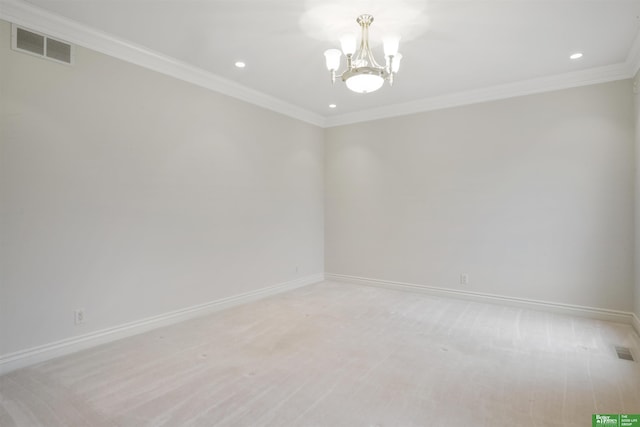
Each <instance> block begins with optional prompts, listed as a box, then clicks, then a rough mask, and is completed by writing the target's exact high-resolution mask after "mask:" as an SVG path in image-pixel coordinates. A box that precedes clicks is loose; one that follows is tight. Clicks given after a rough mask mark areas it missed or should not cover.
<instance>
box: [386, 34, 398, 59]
mask: <svg viewBox="0 0 640 427" xmlns="http://www.w3.org/2000/svg"><path fill="white" fill-rule="evenodd" d="M382 43H383V45H384V56H396V54H397V53H398V46H399V45H400V37H388V38H385V39H384V40H383V41H382Z"/></svg>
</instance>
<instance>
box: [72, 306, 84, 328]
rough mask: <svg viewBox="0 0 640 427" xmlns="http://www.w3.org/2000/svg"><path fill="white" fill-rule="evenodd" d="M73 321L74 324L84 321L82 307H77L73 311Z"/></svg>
mask: <svg viewBox="0 0 640 427" xmlns="http://www.w3.org/2000/svg"><path fill="white" fill-rule="evenodd" d="M73 317H74V322H75V324H76V325H81V324H83V323H84V308H79V309H77V310H74V312H73Z"/></svg>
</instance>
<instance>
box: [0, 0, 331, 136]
mask: <svg viewBox="0 0 640 427" xmlns="http://www.w3.org/2000/svg"><path fill="white" fill-rule="evenodd" d="M0 19H4V20H6V21H9V22H12V23H15V24H18V25H23V26H25V27H28V28H30V29H32V30H35V31H39V32H42V33H45V34H48V35H51V36H53V37H57V38H60V39H62V40H65V41H67V42H69V43H73V44H76V45H78V46H82V47H85V48H88V49H92V50H95V51H97V52H100V53H104V54H106V55H109V56H113V57H115V58H118V59H121V60H123V61H127V62H130V63H133V64H136V65H139V66H142V67H145V68H148V69H151V70H153V71H157V72H159V73H162V74H166V75H168V76H171V77H175V78H177V79H180V80H184V81H186V82H189V83H193V84H195V85H198V86H201V87H204V88H207V89H210V90H213V91H216V92H219V93H221V94H223V95H227V96H230V97H233V98H236V99H240V100H242V101H245V102H248V103H251V104H254V105H257V106H259V107H262V108H266V109H268V110H271V111H275V112H277V113H280V114H284V115H286V116H289V117H292V118H294V119H298V120H301V121H303V122H307V123H311V124H313V125H316V126H320V127H323V126H324V122H325V118H324V117H323V116H321V115H319V114H316V113H314V112H311V111H308V110H305V109H303V108H300V107H298V106H296V105H293V104H290V103H288V102H285V101H283V100H281V99H278V98H275V97H273V96H270V95H267V94H265V93H262V92H259V91H257V90H254V89H251V88H248V87H246V86H243V85H240V84H238V83H236V82H233V81H231V80H228V79H225V78H223V77H220V76H218V75H216V74H213V73H211V72H208V71H205V70H203V69H201V68H198V67H194V66H192V65H189V64H187V63H185V62H182V61H179V60H177V59H175V58H172V57H169V56H167V55H163V54H161V53H159V52H155V51H152V50H150V49H147V48H144V47H142V46H138V45H136V44H134V43H130V42H128V41H126V40H123V39H120V38H117V37H114V36H112V35H110V34H107V33H104V32H101V31H98V30H95V29H93V28H90V27H88V26H85V25H82V24H80V23H78V22H76V21H73V20H70V19H67V18H64V17H62V16H60V15H56V14H54V13H51V12H48V11H45V10H44V9H41V8H39V7H36V6H33V5H30V4H28V3H26V2H24V1H21V0H0Z"/></svg>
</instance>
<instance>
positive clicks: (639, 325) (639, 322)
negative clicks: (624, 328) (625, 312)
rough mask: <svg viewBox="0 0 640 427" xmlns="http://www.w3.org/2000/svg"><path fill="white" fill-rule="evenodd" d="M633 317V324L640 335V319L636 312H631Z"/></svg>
mask: <svg viewBox="0 0 640 427" xmlns="http://www.w3.org/2000/svg"><path fill="white" fill-rule="evenodd" d="M631 317H632V319H631V324H632V325H633V329H635V330H636V333H637V334H638V336H640V319H639V318H638V315H637V314H635V313H631Z"/></svg>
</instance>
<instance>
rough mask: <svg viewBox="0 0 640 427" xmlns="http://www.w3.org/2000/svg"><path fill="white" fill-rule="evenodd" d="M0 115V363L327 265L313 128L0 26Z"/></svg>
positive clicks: (318, 135)
mask: <svg viewBox="0 0 640 427" xmlns="http://www.w3.org/2000/svg"><path fill="white" fill-rule="evenodd" d="M0 108H1V110H0V111H1V113H0V132H1V134H0V136H1V139H0V206H1V211H0V215H1V217H0V237H1V238H0V263H1V264H0V284H1V288H0V346H1V347H0V355H1V354H6V353H11V352H14V351H17V350H21V349H26V348H30V347H32V346H36V345H40V344H45V343H49V342H52V341H56V340H59V339H63V338H67V337H71V336H74V335H80V334H86V333H88V332H91V331H95V330H101V329H104V328H107V327H112V326H115V325H120V324H123V323H126V322H130V321H134V320H138V319H143V318H145V317H148V316H153V315H158V314H162V313H166V312H170V311H172V310H176V309H180V308H184V307H189V306H192V305H195V304H201V303H205V302H208V301H213V300H216V299H219V298H223V297H228V296H232V295H237V294H241V293H244V292H248V291H252V290H256V289H258V288H263V287H267V286H273V285H276V284H279V283H283V282H286V281H290V280H294V279H296V278H301V277H305V276H310V275H312V274H318V273H322V272H323V271H324V265H323V256H324V251H323V240H324V230H323V191H324V190H323V156H324V153H323V150H324V148H323V130H322V129H320V128H317V127H314V126H311V125H308V124H305V123H302V122H299V121H296V120H294V119H290V118H287V117H285V116H282V115H279V114H276V113H273V112H270V111H268V110H264V109H261V108H258V107H255V106H252V105H250V104H247V103H244V102H241V101H238V100H235V99H232V98H228V97H225V96H222V95H219V94H216V93H214V92H211V91H208V90H205V89H202V88H199V87H197V86H194V85H191V84H188V83H185V82H181V81H178V80H176V79H173V78H170V77H167V76H164V75H161V74H159V73H155V72H152V71H149V70H146V69H143V68H141V67H137V66H135V65H132V64H128V63H125V62H123V61H119V60H116V59H114V58H110V57H108V56H105V55H102V54H98V53H96V52H93V51H90V50H87V49H83V48H78V49H77V51H76V64H75V65H74V66H66V65H61V64H57V63H54V62H51V61H47V60H43V59H40V58H36V57H33V56H29V55H26V54H23V53H17V52H15V51H12V50H11V49H10V25H9V24H8V23H7V22H3V21H0ZM296 267H298V270H297V272H296ZM76 308H84V309H85V314H86V323H85V324H84V325H82V326H75V325H74V316H73V311H74V309H76Z"/></svg>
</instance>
